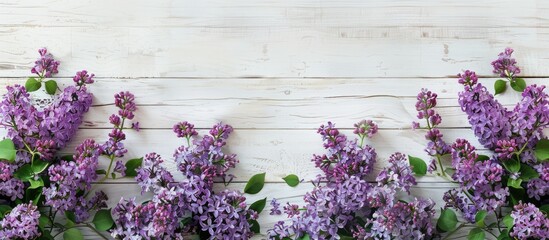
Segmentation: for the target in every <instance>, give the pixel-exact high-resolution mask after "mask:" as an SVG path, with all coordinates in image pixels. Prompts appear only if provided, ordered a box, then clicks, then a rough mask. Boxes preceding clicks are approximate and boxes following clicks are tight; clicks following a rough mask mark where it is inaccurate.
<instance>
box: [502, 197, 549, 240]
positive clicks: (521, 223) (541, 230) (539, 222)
mask: <svg viewBox="0 0 549 240" xmlns="http://www.w3.org/2000/svg"><path fill="white" fill-rule="evenodd" d="M511 217H513V223H514V226H513V229H512V230H511V231H510V232H509V235H510V236H511V237H515V238H518V239H547V237H548V236H549V218H547V217H546V216H545V215H544V214H543V213H542V212H541V211H540V210H539V208H537V207H536V206H535V205H534V204H531V203H522V202H520V203H519V204H517V205H515V207H514V211H513V212H511Z"/></svg>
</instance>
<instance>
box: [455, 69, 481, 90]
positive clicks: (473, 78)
mask: <svg viewBox="0 0 549 240" xmlns="http://www.w3.org/2000/svg"><path fill="white" fill-rule="evenodd" d="M457 76H458V82H459V84H462V85H464V86H474V85H476V84H477V82H478V77H477V74H476V73H475V72H473V71H471V70H465V71H464V72H463V74H461V73H458V75H457Z"/></svg>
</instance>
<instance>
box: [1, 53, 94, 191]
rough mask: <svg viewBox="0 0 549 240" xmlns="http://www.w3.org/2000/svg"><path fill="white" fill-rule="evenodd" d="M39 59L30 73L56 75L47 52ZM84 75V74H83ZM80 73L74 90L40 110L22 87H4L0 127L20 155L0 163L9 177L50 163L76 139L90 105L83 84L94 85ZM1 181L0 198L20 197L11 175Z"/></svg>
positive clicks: (20, 187) (18, 184)
mask: <svg viewBox="0 0 549 240" xmlns="http://www.w3.org/2000/svg"><path fill="white" fill-rule="evenodd" d="M39 53H40V58H39V59H38V60H37V61H36V65H35V66H34V68H33V69H32V72H33V73H36V74H38V75H39V76H40V77H51V76H52V75H53V74H55V73H57V72H58V70H57V68H58V66H59V62H58V61H56V60H55V59H53V57H52V55H51V54H49V53H48V52H47V50H46V49H41V50H39ZM82 72H86V71H82ZM82 72H79V73H77V76H76V77H75V86H68V87H66V88H65V89H64V90H63V92H61V93H60V95H58V97H57V98H56V100H55V101H54V102H53V103H52V104H51V105H49V106H47V107H46V108H44V109H41V110H39V109H38V108H36V107H35V106H34V105H33V104H32V103H31V97H30V94H29V93H28V92H27V91H26V89H25V88H24V87H23V86H20V85H14V86H7V87H6V89H7V93H6V94H5V95H4V96H3V98H2V101H1V102H0V125H1V126H2V127H4V128H6V129H7V137H8V138H10V139H11V140H12V141H13V142H14V144H15V147H16V149H18V150H19V151H18V152H17V155H16V161H15V162H14V163H1V166H0V167H1V169H2V170H3V171H7V169H9V171H10V172H11V173H13V172H15V171H17V170H18V169H19V168H20V167H21V166H22V165H24V164H26V163H30V162H31V158H33V157H34V158H37V157H39V158H40V159H41V160H47V161H52V160H53V158H54V154H55V153H56V152H57V151H58V150H59V149H61V148H63V147H64V146H65V145H66V144H67V143H68V142H69V140H70V139H71V138H72V137H73V136H74V135H75V133H76V131H77V129H78V126H79V125H80V124H81V123H82V119H83V115H84V113H86V112H87V111H88V110H89V108H90V106H91V103H92V94H91V93H90V92H88V90H87V86H86V84H91V83H93V74H92V75H87V73H86V74H84V78H85V80H83V81H82V80H81V78H82V77H78V76H81V74H82ZM1 178H2V181H0V195H1V196H4V197H7V198H9V199H11V200H12V201H13V200H15V199H17V198H22V197H23V191H24V184H23V182H22V181H21V180H19V179H15V178H13V175H11V174H3V175H2V177H1Z"/></svg>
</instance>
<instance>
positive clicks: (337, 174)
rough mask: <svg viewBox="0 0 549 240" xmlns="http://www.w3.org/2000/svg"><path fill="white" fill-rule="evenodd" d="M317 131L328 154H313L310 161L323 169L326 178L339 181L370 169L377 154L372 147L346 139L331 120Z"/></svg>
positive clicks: (360, 174) (367, 172)
mask: <svg viewBox="0 0 549 240" xmlns="http://www.w3.org/2000/svg"><path fill="white" fill-rule="evenodd" d="M318 133H319V134H320V135H321V136H322V140H323V142H324V148H326V149H327V150H328V154H327V155H316V154H315V155H313V159H312V160H311V161H312V162H314V163H315V165H316V167H318V168H320V169H321V170H322V171H324V173H325V174H326V177H327V178H328V179H333V180H334V181H337V182H340V181H343V180H344V179H346V178H347V177H348V176H352V175H356V176H358V177H363V176H366V175H367V174H369V173H370V172H371V171H372V169H373V164H374V163H375V158H376V156H377V154H376V152H375V150H374V149H373V148H372V147H370V146H368V145H366V146H359V145H358V144H357V141H356V139H355V140H353V141H348V140H347V137H346V136H345V135H343V134H340V132H339V130H338V129H337V128H335V124H332V123H331V122H328V124H327V125H322V126H320V128H319V129H318Z"/></svg>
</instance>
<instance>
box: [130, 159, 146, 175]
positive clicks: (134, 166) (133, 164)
mask: <svg viewBox="0 0 549 240" xmlns="http://www.w3.org/2000/svg"><path fill="white" fill-rule="evenodd" d="M142 162H143V158H134V159H130V160H128V161H127V162H126V176H127V177H135V176H137V171H136V169H137V168H139V167H141V163H142Z"/></svg>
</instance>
